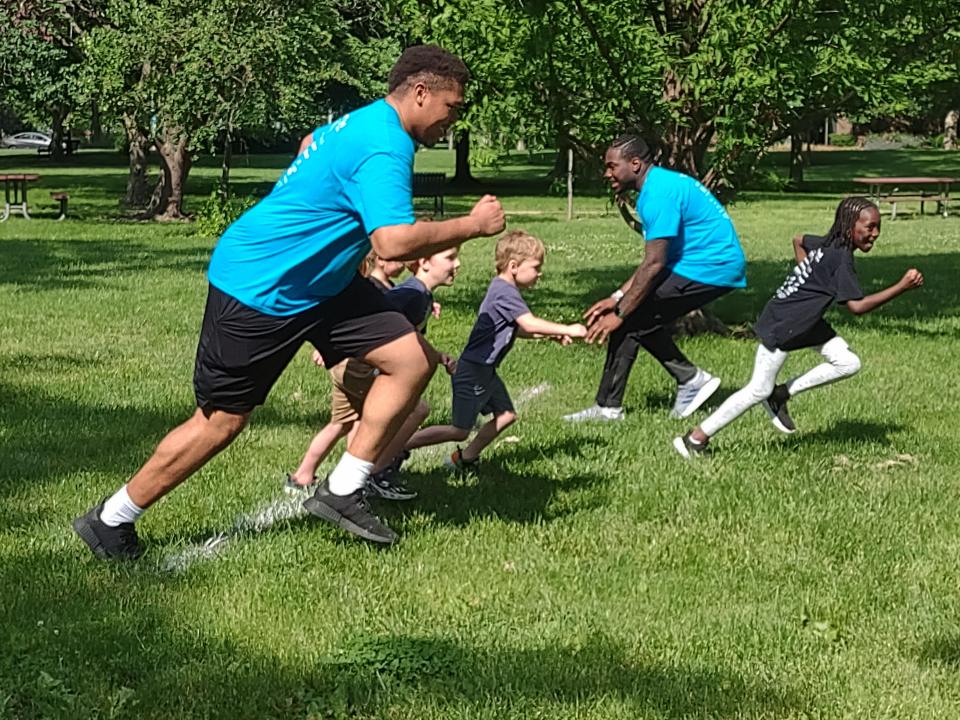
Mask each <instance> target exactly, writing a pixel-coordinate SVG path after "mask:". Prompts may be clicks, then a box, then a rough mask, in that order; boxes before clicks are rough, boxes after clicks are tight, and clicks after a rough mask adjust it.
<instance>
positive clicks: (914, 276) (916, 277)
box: [900, 268, 923, 290]
mask: <svg viewBox="0 0 960 720" xmlns="http://www.w3.org/2000/svg"><path fill="white" fill-rule="evenodd" d="M900 285H901V286H902V287H903V289H904V290H913V289H914V288H918V287H920V286H921V285H923V273H921V272H920V271H919V270H917V269H916V268H910V269H909V270H907V271H906V272H905V273H904V274H903V277H902V278H900Z"/></svg>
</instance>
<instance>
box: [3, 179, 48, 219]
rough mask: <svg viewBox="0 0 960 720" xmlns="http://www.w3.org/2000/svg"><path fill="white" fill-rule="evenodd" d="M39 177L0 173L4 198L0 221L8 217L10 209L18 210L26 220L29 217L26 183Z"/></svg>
mask: <svg viewBox="0 0 960 720" xmlns="http://www.w3.org/2000/svg"><path fill="white" fill-rule="evenodd" d="M39 179H40V176H39V175H23V174H14V175H0V181H2V182H3V200H4V203H3V215H2V216H0V222H4V221H5V220H6V219H7V218H8V217H10V211H11V210H19V211H20V212H21V213H22V214H23V216H24V217H25V218H26V219H27V220H29V219H30V214H29V213H28V212H27V183H29V182H34V181H35V180H39ZM11 197H12V202H11Z"/></svg>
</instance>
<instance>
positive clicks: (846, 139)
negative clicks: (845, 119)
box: [830, 133, 857, 147]
mask: <svg viewBox="0 0 960 720" xmlns="http://www.w3.org/2000/svg"><path fill="white" fill-rule="evenodd" d="M856 143H857V139H856V138H855V137H854V136H853V135H848V134H846V133H830V144H831V145H836V146H837V147H853V146H854V145H855V144H856Z"/></svg>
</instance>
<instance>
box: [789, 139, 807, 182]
mask: <svg viewBox="0 0 960 720" xmlns="http://www.w3.org/2000/svg"><path fill="white" fill-rule="evenodd" d="M803 164H804V163H803V134H802V133H800V132H798V131H794V132H792V133H790V184H791V185H793V186H794V187H797V188H798V187H801V186H802V185H803Z"/></svg>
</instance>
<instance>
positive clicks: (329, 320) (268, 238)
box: [73, 45, 504, 559]
mask: <svg viewBox="0 0 960 720" xmlns="http://www.w3.org/2000/svg"><path fill="white" fill-rule="evenodd" d="M468 79H469V73H468V71H467V68H466V66H465V65H464V64H463V62H462V61H461V60H460V59H459V58H457V57H455V56H454V55H451V54H450V53H448V52H446V51H445V50H442V49H441V48H439V47H436V46H434V45H421V46H418V47H413V48H408V49H407V50H406V51H404V53H403V54H402V55H401V56H400V59H399V60H398V61H397V63H396V65H394V67H393V70H391V72H390V77H389V79H388V86H389V93H388V95H387V97H386V98H384V99H383V100H378V101H377V102H374V103H372V104H370V105H367V106H366V107H363V108H360V109H359V110H356V111H354V112H350V113H347V114H346V115H344V116H343V117H341V118H339V119H337V120H336V121H335V122H332V123H330V124H328V125H324V126H323V127H320V128H317V129H316V130H314V131H313V132H312V133H311V134H309V135H308V136H306V137H305V138H304V139H303V142H302V143H301V145H300V152H299V154H298V155H297V157H296V159H295V160H294V162H293V163H292V164H291V165H290V167H289V168H287V170H286V172H284V174H283V175H282V177H281V178H280V179H279V181H278V182H277V184H276V185H275V186H274V188H273V190H272V192H271V193H270V194H269V195H268V196H267V197H265V198H264V199H263V200H261V201H260V202H259V203H258V204H257V205H256V206H254V207H253V208H251V209H250V210H248V211H247V212H246V213H245V214H244V215H243V216H242V217H241V218H240V219H238V220H237V221H236V222H235V223H234V224H233V225H231V226H230V227H229V228H227V231H226V232H225V233H224V234H223V236H222V237H221V238H220V241H219V242H218V244H217V247H216V249H215V250H214V252H213V256H212V257H211V260H210V267H209V270H208V280H209V292H208V295H207V305H206V310H205V311H204V317H203V324H202V328H201V331H200V342H199V344H198V347H197V357H196V364H195V369H194V391H195V394H196V399H197V409H196V411H195V412H194V414H193V416H192V417H191V418H190V419H189V420H188V421H187V422H185V423H184V424H182V425H180V426H179V427H177V428H175V429H174V430H173V431H172V432H170V433H169V434H168V435H167V436H166V437H165V438H164V439H163V440H162V441H161V442H160V445H159V446H158V447H157V449H156V451H155V452H154V454H153V456H152V457H151V458H150V459H149V460H148V461H147V462H146V464H145V465H144V466H143V467H142V468H141V469H140V470H139V472H137V473H136V474H135V475H134V476H133V477H132V478H131V479H130V482H129V483H127V484H126V485H124V486H123V487H122V488H120V490H118V491H117V492H116V493H115V494H114V495H112V496H110V497H109V498H106V499H105V500H104V501H103V502H102V503H100V504H99V505H97V506H96V507H94V508H92V509H91V510H90V511H89V512H87V513H86V514H85V515H82V516H81V517H78V518H76V519H75V520H74V523H73V527H74V529H75V530H76V532H77V534H78V535H80V537H81V538H82V539H83V541H84V542H86V543H87V545H88V546H89V547H90V549H91V551H93V553H94V554H95V555H96V556H97V557H100V558H120V559H132V558H136V557H139V556H140V554H141V552H142V547H141V545H140V540H139V538H138V536H137V532H136V528H135V522H136V520H137V519H138V518H139V517H140V515H142V514H143V512H144V510H145V509H146V508H147V507H149V506H150V505H152V504H153V503H154V502H156V501H157V500H158V499H160V498H161V497H163V496H164V495H165V494H167V493H168V492H169V491H170V490H172V489H173V488H175V487H176V486H177V485H179V484H180V483H181V482H183V481H184V480H186V479H187V478H188V477H189V476H190V475H191V474H193V473H194V472H195V471H197V470H199V469H200V468H201V467H203V465H204V464H205V463H206V462H207V461H208V460H209V459H210V458H212V457H213V456H214V455H216V454H217V453H218V452H220V451H221V450H222V449H224V448H225V447H226V446H227V445H229V444H230V443H231V442H232V441H233V439H234V438H235V437H236V436H237V434H239V433H240V431H241V430H242V429H243V428H244V426H245V425H246V423H247V420H248V418H249V416H250V413H251V412H252V411H253V409H254V408H255V407H256V406H257V405H261V404H262V403H263V402H264V401H265V400H266V397H267V394H268V393H269V392H270V389H271V387H272V386H273V384H274V382H275V381H276V380H277V378H278V377H279V376H280V374H281V373H282V372H283V370H284V368H285V367H286V366H287V364H288V363H289V362H290V360H291V359H292V358H293V356H294V355H295V354H296V353H297V351H298V350H299V348H300V347H301V345H302V344H303V343H304V342H309V343H311V344H313V345H314V346H315V347H316V348H317V349H318V350H319V351H320V352H321V354H322V355H323V358H324V360H325V362H326V363H328V364H329V365H331V366H332V365H334V364H336V363H337V362H339V361H340V360H342V359H343V358H345V357H362V358H363V359H364V361H365V362H367V363H369V364H370V365H373V366H374V367H376V368H377V369H378V370H379V371H380V372H379V375H378V376H377V379H376V380H375V382H374V383H373V386H372V387H371V388H370V391H369V393H368V396H367V407H366V408H365V411H364V414H363V419H362V421H361V422H360V425H359V427H358V429H357V432H356V435H355V436H354V438H353V439H352V440H351V441H350V443H349V446H348V448H347V452H345V453H344V455H343V457H342V458H341V459H340V462H339V464H338V465H337V467H336V468H335V469H334V470H333V472H332V473H331V474H330V475H329V477H328V478H327V479H326V480H325V481H324V482H322V483H320V484H319V486H318V489H317V491H316V493H315V494H314V495H313V496H311V497H310V498H309V499H308V500H307V501H306V502H305V503H304V505H305V506H306V507H307V509H308V510H309V511H310V512H311V513H313V514H314V515H316V516H317V517H320V518H322V519H324V520H327V521H329V522H332V523H334V524H336V525H337V526H338V527H341V528H343V529H345V530H347V531H349V532H351V533H353V534H355V535H357V536H359V537H362V538H365V539H367V540H370V541H373V542H377V543H383V544H389V543H392V542H394V541H395V540H396V539H397V536H396V533H394V532H393V531H392V530H390V528H388V527H386V526H385V525H383V524H382V523H381V522H380V521H379V519H378V518H377V517H376V516H374V515H373V514H372V513H371V512H370V511H369V508H368V507H367V504H366V501H365V499H364V496H363V488H364V486H365V484H366V480H367V478H368V476H369V474H370V471H371V470H372V468H373V463H374V461H375V460H376V458H377V456H378V455H379V453H380V452H381V451H382V450H383V448H384V447H385V446H386V444H387V442H388V441H389V440H390V439H391V438H392V437H393V435H394V433H395V432H396V430H397V428H398V427H399V426H400V423H401V422H402V421H403V420H404V419H405V418H406V416H407V415H408V414H409V411H410V410H411V409H412V407H413V404H414V403H415V402H416V401H417V399H418V398H419V397H420V393H421V391H422V390H423V388H424V386H425V385H426V384H427V382H428V381H429V379H430V377H431V375H432V373H433V370H434V369H435V367H436V357H435V351H433V350H432V349H430V348H429V346H428V345H426V344H425V343H424V342H423V340H422V339H421V338H420V336H419V334H418V333H416V332H414V328H413V326H412V325H411V324H410V323H409V321H408V320H406V318H404V317H403V315H401V314H400V313H398V312H396V311H395V310H393V309H392V308H391V307H390V306H389V305H388V304H387V302H386V300H384V298H383V295H382V294H381V293H380V292H379V291H377V290H376V289H375V288H374V287H373V285H371V284H370V283H368V282H366V281H365V280H363V279H362V278H360V276H359V275H358V274H357V268H358V266H359V265H360V262H361V260H362V259H363V258H364V256H365V255H366V254H367V253H368V252H369V251H370V249H371V246H372V247H373V249H374V250H375V251H376V253H377V254H378V255H379V256H380V257H382V258H384V259H388V260H408V259H413V258H417V257H426V256H429V255H433V254H435V253H438V252H442V251H443V250H446V249H448V248H451V247H454V246H455V245H459V244H460V243H462V242H463V241H465V240H469V239H471V238H474V237H480V236H489V235H494V234H496V233H498V232H500V231H501V230H502V229H503V226H504V215H503V208H502V207H501V206H500V203H499V201H497V199H496V198H494V197H492V196H489V195H488V196H485V197H483V198H482V199H481V200H480V201H479V202H478V203H477V204H476V205H475V206H474V207H473V210H472V211H471V212H470V214H469V215H468V216H465V217H461V218H455V219H452V220H446V221H442V222H422V221H415V219H414V216H413V206H412V198H411V195H412V192H411V186H412V179H413V177H412V176H413V153H414V147H415V146H414V143H415V142H419V143H422V144H425V145H432V144H433V143H435V142H437V141H438V140H439V139H440V138H441V137H443V135H444V134H445V133H446V132H447V130H448V128H449V127H450V125H451V124H452V123H453V122H454V121H455V120H456V119H457V116H458V113H459V110H460V107H461V105H462V103H463V93H464V86H465V84H466V82H467V80H468Z"/></svg>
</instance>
